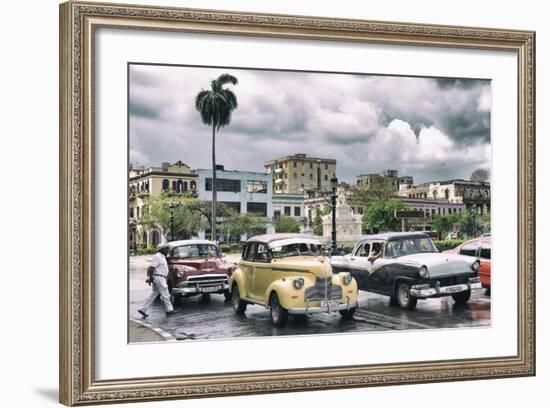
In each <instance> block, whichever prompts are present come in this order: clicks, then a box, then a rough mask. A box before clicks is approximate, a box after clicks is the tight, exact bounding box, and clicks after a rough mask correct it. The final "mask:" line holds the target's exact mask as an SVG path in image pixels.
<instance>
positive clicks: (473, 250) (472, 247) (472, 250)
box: [458, 241, 479, 256]
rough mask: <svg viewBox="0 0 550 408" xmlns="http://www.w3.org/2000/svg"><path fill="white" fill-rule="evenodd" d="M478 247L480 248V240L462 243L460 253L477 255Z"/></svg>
mask: <svg viewBox="0 0 550 408" xmlns="http://www.w3.org/2000/svg"><path fill="white" fill-rule="evenodd" d="M478 249H479V241H472V242H468V243H466V244H464V245H462V247H460V250H459V252H458V253H459V254H460V255H467V256H477V250H478Z"/></svg>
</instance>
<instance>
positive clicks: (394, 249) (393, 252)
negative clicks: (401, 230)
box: [386, 240, 401, 258]
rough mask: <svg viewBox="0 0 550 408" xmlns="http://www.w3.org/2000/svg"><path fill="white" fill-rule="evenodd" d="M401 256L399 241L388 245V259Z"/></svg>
mask: <svg viewBox="0 0 550 408" xmlns="http://www.w3.org/2000/svg"><path fill="white" fill-rule="evenodd" d="M400 255H401V243H400V241H398V240H395V241H390V242H388V243H387V244H386V258H395V257H396V256H400Z"/></svg>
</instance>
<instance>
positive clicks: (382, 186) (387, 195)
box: [351, 176, 395, 207]
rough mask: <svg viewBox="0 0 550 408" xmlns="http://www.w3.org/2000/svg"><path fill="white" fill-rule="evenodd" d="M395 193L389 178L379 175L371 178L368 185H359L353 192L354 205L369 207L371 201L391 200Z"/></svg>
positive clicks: (352, 200)
mask: <svg viewBox="0 0 550 408" xmlns="http://www.w3.org/2000/svg"><path fill="white" fill-rule="evenodd" d="M394 193H395V190H394V189H393V187H392V185H391V182H390V180H389V179H387V178H385V177H382V176H379V177H374V178H372V179H371V182H370V185H369V186H368V187H357V188H355V189H353V192H352V194H351V202H352V203H353V204H354V205H359V206H363V207H368V206H369V205H370V204H371V203H375V202H379V201H386V200H390V199H391V198H392V197H393V195H394Z"/></svg>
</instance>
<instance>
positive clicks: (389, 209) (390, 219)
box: [363, 199, 406, 233]
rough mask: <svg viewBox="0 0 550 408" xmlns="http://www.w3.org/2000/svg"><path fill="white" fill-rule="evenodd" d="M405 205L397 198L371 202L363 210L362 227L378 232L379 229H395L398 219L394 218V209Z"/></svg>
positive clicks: (396, 228) (399, 208)
mask: <svg viewBox="0 0 550 408" xmlns="http://www.w3.org/2000/svg"><path fill="white" fill-rule="evenodd" d="M405 208H406V205H405V203H404V202H403V201H401V200H397V199H391V200H387V201H384V200H379V201H375V202H372V203H371V204H370V205H369V206H368V207H367V209H366V210H365V211H364V212H363V229H364V230H368V231H373V232H374V233H378V232H379V231H396V230H398V229H399V228H400V227H399V225H400V224H399V220H398V219H397V218H395V215H394V214H395V211H396V210H404V209H405Z"/></svg>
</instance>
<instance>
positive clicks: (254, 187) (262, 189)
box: [246, 180, 267, 194]
mask: <svg viewBox="0 0 550 408" xmlns="http://www.w3.org/2000/svg"><path fill="white" fill-rule="evenodd" d="M246 192H247V193H262V194H266V193H267V181H262V180H248V181H247V182H246Z"/></svg>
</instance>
